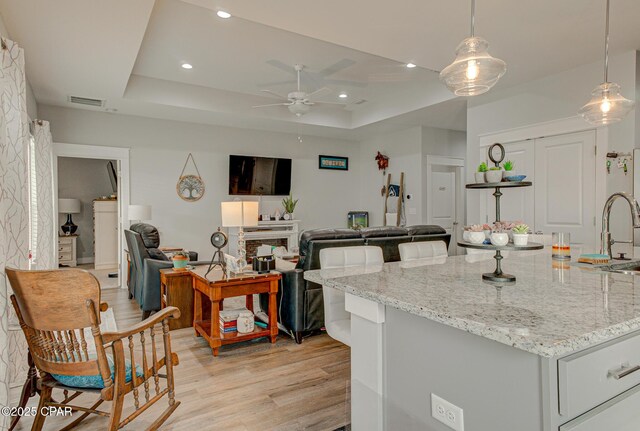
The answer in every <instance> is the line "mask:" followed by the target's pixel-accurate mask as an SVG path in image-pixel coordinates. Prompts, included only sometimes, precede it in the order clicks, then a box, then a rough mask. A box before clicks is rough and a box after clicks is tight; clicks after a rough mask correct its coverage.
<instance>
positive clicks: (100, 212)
mask: <svg viewBox="0 0 640 431" xmlns="http://www.w3.org/2000/svg"><path fill="white" fill-rule="evenodd" d="M93 223H94V224H93V226H94V248H95V250H94V255H95V269H115V268H118V202H117V201H94V202H93Z"/></svg>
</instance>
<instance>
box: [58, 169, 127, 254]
mask: <svg viewBox="0 0 640 431" xmlns="http://www.w3.org/2000/svg"><path fill="white" fill-rule="evenodd" d="M107 163H108V160H97V159H79V158H74V157H59V158H58V197H59V198H76V199H80V202H81V203H82V210H81V212H80V214H73V222H74V223H75V224H76V225H77V226H78V231H77V234H78V239H77V246H78V250H77V253H78V259H79V260H80V263H89V262H92V261H93V257H94V252H93V200H94V199H96V198H99V197H100V196H108V195H110V194H111V193H113V189H112V188H111V181H110V180H109V174H108V171H107V167H106V166H107ZM114 163H115V162H114ZM66 217H67V215H66V214H58V226H60V225H63V224H64V223H65V221H66ZM113 234H114V235H116V232H114V233H113Z"/></svg>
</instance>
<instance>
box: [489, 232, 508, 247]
mask: <svg viewBox="0 0 640 431" xmlns="http://www.w3.org/2000/svg"><path fill="white" fill-rule="evenodd" d="M508 243H509V235H508V234H506V233H504V232H494V233H492V234H491V244H493V245H499V246H502V245H507V244H508Z"/></svg>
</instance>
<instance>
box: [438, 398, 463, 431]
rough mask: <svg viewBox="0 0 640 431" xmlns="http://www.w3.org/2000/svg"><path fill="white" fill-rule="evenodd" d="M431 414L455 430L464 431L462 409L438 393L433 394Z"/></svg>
mask: <svg viewBox="0 0 640 431" xmlns="http://www.w3.org/2000/svg"><path fill="white" fill-rule="evenodd" d="M431 416H432V417H433V418H434V419H436V420H438V421H440V422H442V423H443V424H445V425H446V426H448V427H449V428H451V429H453V430H455V431H464V415H463V411H462V409H461V408H460V407H458V406H456V405H454V404H451V403H450V402H449V401H447V400H445V399H443V398H440V397H439V396H437V395H436V394H431Z"/></svg>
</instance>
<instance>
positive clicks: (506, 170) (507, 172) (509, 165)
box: [502, 160, 515, 178]
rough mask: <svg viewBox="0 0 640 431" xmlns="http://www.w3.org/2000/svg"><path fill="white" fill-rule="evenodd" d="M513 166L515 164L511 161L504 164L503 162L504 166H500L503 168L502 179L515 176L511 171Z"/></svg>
mask: <svg viewBox="0 0 640 431" xmlns="http://www.w3.org/2000/svg"><path fill="white" fill-rule="evenodd" d="M514 166H515V163H513V162H512V161H511V160H507V161H506V162H504V165H503V166H502V167H503V168H504V175H503V176H504V177H505V178H506V177H510V176H513V175H515V172H514V171H513V167H514Z"/></svg>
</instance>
